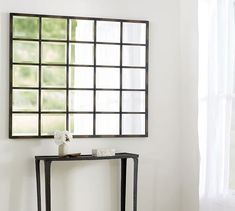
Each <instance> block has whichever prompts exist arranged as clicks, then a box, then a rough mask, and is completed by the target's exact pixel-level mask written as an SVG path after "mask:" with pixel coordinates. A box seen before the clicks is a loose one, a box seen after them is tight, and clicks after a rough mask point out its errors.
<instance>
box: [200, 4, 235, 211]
mask: <svg viewBox="0 0 235 211" xmlns="http://www.w3.org/2000/svg"><path fill="white" fill-rule="evenodd" d="M198 11H199V13H198V17H199V19H198V20H199V121H198V123H199V125H198V126H199V145H200V187H199V188H200V211H234V210H235V195H232V193H231V190H230V189H229V152H230V150H229V146H230V127H231V114H232V94H233V77H234V76H233V72H234V47H233V46H234V45H233V40H234V2H233V1H232V0H199V7H198Z"/></svg>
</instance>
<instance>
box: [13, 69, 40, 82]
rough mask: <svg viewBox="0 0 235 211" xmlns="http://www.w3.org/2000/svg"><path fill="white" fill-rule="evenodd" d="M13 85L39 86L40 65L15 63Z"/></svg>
mask: <svg viewBox="0 0 235 211" xmlns="http://www.w3.org/2000/svg"><path fill="white" fill-rule="evenodd" d="M13 86H14V87H37V86H38V67H37V66H25V65H13Z"/></svg>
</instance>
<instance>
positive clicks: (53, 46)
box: [42, 42, 66, 64]
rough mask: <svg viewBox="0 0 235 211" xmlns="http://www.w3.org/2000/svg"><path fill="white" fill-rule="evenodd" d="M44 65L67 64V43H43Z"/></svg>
mask: <svg viewBox="0 0 235 211" xmlns="http://www.w3.org/2000/svg"><path fill="white" fill-rule="evenodd" d="M42 63H47V64H65V63H66V43H56V42H42Z"/></svg>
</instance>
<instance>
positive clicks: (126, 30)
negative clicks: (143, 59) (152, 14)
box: [123, 22, 146, 44]
mask: <svg viewBox="0 0 235 211" xmlns="http://www.w3.org/2000/svg"><path fill="white" fill-rule="evenodd" d="M123 43H137V44H145V43H146V24H145V23H125V22H124V23H123Z"/></svg>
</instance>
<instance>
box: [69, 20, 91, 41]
mask: <svg viewBox="0 0 235 211" xmlns="http://www.w3.org/2000/svg"><path fill="white" fill-rule="evenodd" d="M69 34H70V40H73V41H93V40H94V21H93V20H82V19H80V20H79V19H71V20H70V32H69Z"/></svg>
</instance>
